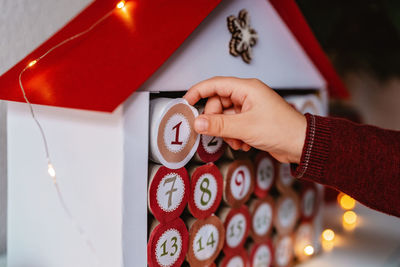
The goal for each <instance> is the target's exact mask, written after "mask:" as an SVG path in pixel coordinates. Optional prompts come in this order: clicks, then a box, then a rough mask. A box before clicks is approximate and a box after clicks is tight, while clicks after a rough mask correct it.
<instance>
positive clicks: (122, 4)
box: [18, 1, 126, 266]
mask: <svg viewBox="0 0 400 267" xmlns="http://www.w3.org/2000/svg"><path fill="white" fill-rule="evenodd" d="M125 4H126V3H125V1H120V2H118V3H117V5H116V7H115V8H114V9H112V10H110V11H109V12H107V13H106V14H105V15H104V16H103V17H101V18H100V19H99V20H97V21H96V22H94V23H93V24H92V25H90V26H89V27H88V28H87V29H85V30H84V31H81V32H79V33H77V34H75V35H73V36H71V37H69V38H67V39H65V40H63V41H62V42H60V43H58V44H56V45H54V46H53V47H51V48H50V49H48V50H47V51H46V52H45V53H44V54H42V55H41V56H39V57H38V58H36V59H34V60H32V61H30V62H29V63H28V64H27V65H26V66H25V68H24V69H23V70H22V71H21V72H20V73H19V76H18V81H19V86H20V89H21V92H22V95H23V98H24V100H25V102H26V103H27V104H28V107H29V111H30V114H31V116H32V118H33V120H34V121H35V124H36V126H37V128H38V129H39V131H40V135H41V137H42V140H43V145H44V150H45V154H46V160H47V172H48V174H49V176H50V177H51V178H52V181H53V184H54V187H55V190H56V194H57V197H58V200H59V202H60V204H61V207H62V209H63V211H64V213H65V214H66V216H67V217H68V219H69V220H70V222H71V223H72V225H73V226H74V228H75V230H76V231H77V232H78V233H79V235H80V236H81V237H82V239H83V240H84V241H85V243H86V245H87V246H88V248H89V249H90V251H91V252H92V253H93V255H94V256H95V259H96V263H97V266H99V265H100V261H99V258H98V256H97V253H96V250H95V248H94V246H93V243H92V242H91V240H90V238H89V237H88V235H87V234H86V232H85V230H84V229H83V227H82V226H81V225H80V224H79V223H78V221H77V220H76V219H75V217H74V216H73V214H72V212H71V210H70V209H69V207H68V205H67V203H66V201H65V199H64V196H63V194H62V191H61V189H60V186H59V184H58V181H57V176H56V170H55V168H54V165H53V163H52V159H51V156H50V152H49V145H48V142H47V137H46V133H45V131H44V129H43V127H42V125H41V123H40V122H39V120H38V118H37V116H36V113H35V111H34V109H33V106H32V103H31V102H30V101H29V99H28V97H27V95H26V91H25V88H24V86H23V83H22V75H23V74H24V73H25V71H27V70H29V69H31V68H32V67H34V66H35V65H36V64H38V63H39V62H40V60H42V59H43V58H44V57H46V56H47V55H48V54H50V53H51V52H53V51H54V50H56V49H57V48H59V47H61V46H63V45H65V44H66V43H69V42H71V41H72V40H75V39H77V38H79V37H81V36H83V35H85V34H87V33H89V32H90V31H92V30H93V29H94V28H96V27H97V26H98V25H99V24H100V23H101V22H103V21H104V20H105V19H107V18H108V17H110V16H111V14H112V13H113V12H114V10H115V9H124V8H125Z"/></svg>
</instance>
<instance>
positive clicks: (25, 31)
mask: <svg viewBox="0 0 400 267" xmlns="http://www.w3.org/2000/svg"><path fill="white" fill-rule="evenodd" d="M90 2H91V1H90V0H56V1H54V0H0V74H3V73H4V72H6V71H7V70H8V69H9V68H11V67H12V66H14V64H15V63H17V62H18V61H20V60H21V59H22V58H24V57H25V56H26V55H27V54H28V53H29V52H31V51H32V50H33V49H35V48H36V47H37V46H38V45H40V44H41V43H42V42H44V41H45V40H46V39H48V38H49V37H50V36H51V35H52V34H53V33H55V32H56V31H57V30H58V29H59V28H61V27H62V26H63V25H64V24H65V23H66V22H68V21H69V20H70V19H71V18H73V17H74V16H75V15H76V14H77V13H79V11H80V10H82V9H83V8H84V7H85V6H87V5H88V4H89V3H90ZM0 90H4V89H2V88H0ZM0 112H4V110H3V109H0ZM0 116H2V115H0ZM2 129H4V127H3V124H1V125H0V149H1V153H0V154H1V155H3V154H4V153H5V150H4V146H3V145H4V144H5V139H4V138H5V133H4V131H2ZM2 159H3V158H2V157H1V156H0V161H2ZM0 168H1V170H0V173H4V172H5V171H6V170H5V166H4V165H3V164H0ZM5 179H6V176H5V175H0V254H2V252H4V251H5V244H6V236H5V229H6V226H5V219H4V218H5V209H4V207H5V206H6V203H5V196H6V185H7V183H6V180H5Z"/></svg>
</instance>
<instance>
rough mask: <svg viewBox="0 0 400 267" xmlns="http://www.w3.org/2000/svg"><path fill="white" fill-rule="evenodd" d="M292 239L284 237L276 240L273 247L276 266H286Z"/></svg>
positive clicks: (290, 252)
mask: <svg viewBox="0 0 400 267" xmlns="http://www.w3.org/2000/svg"><path fill="white" fill-rule="evenodd" d="M292 245H293V244H292V240H291V239H290V237H287V236H286V237H284V238H282V239H281V241H280V242H278V244H277V246H276V248H275V257H276V262H277V263H278V266H286V265H287V264H288V263H289V260H290V257H291V255H292Z"/></svg>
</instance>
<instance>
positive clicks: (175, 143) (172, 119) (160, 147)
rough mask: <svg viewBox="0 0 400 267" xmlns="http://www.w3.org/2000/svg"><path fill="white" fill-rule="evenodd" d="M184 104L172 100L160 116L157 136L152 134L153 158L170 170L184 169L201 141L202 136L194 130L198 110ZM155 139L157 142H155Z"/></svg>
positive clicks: (178, 100) (181, 101)
mask: <svg viewBox="0 0 400 267" xmlns="http://www.w3.org/2000/svg"><path fill="white" fill-rule="evenodd" d="M184 102H185V101H183V100H180V99H175V100H171V101H170V102H169V103H168V107H166V108H165V111H164V113H163V114H162V115H159V116H161V118H160V119H159V124H157V126H156V127H157V135H156V136H155V133H154V132H153V131H152V132H151V138H152V140H151V142H150V143H151V145H150V147H151V153H152V157H153V158H156V159H157V160H158V161H159V162H160V163H162V164H163V165H164V166H166V167H168V168H170V169H177V168H180V167H183V166H184V165H185V164H186V163H187V162H188V161H189V160H190V159H191V158H192V156H193V155H194V153H195V152H196V150H197V147H198V144H199V141H200V136H199V135H198V134H197V133H196V132H195V131H194V130H193V123H194V119H195V116H197V114H198V113H197V110H195V109H194V108H192V107H190V106H189V105H187V104H186V103H184ZM153 128H154V127H153ZM153 128H151V129H153ZM155 138H157V142H155V140H153V139H155ZM155 145H156V146H155ZM154 146H155V149H156V151H154V149H153V148H154Z"/></svg>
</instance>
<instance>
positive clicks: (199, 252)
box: [192, 224, 220, 261]
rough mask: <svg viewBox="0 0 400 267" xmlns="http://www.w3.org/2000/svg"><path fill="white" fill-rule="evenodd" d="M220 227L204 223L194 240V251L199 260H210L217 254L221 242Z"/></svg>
mask: <svg viewBox="0 0 400 267" xmlns="http://www.w3.org/2000/svg"><path fill="white" fill-rule="evenodd" d="M219 238H220V237H219V232H218V229H217V228H216V227H215V226H214V225H212V224H206V225H203V226H202V227H201V228H200V229H199V230H198V231H197V233H196V235H195V238H194V240H193V244H192V246H193V252H194V255H195V257H196V258H197V259H198V260H199V261H204V260H208V259H210V258H211V257H213V256H214V255H215V252H216V251H217V248H218V243H219Z"/></svg>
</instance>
